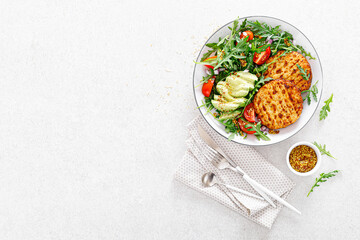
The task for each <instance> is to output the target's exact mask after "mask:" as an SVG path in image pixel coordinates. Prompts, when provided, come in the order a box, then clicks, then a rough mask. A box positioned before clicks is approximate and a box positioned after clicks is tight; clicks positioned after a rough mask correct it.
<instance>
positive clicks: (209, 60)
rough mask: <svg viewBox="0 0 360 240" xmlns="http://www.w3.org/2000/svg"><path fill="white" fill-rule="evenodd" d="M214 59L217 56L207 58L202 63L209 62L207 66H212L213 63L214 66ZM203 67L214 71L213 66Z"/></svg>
mask: <svg viewBox="0 0 360 240" xmlns="http://www.w3.org/2000/svg"><path fill="white" fill-rule="evenodd" d="M216 58H217V56H212V57H208V58H207V59H205V60H204V61H203V62H209V64H214V63H215V65H216V61H215V60H216ZM204 66H205V67H208V68H212V69H214V66H212V65H207V64H205V65H204Z"/></svg>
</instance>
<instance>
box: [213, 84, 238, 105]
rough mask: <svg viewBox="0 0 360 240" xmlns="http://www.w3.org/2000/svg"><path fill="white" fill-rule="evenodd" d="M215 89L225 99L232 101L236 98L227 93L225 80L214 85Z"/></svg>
mask: <svg viewBox="0 0 360 240" xmlns="http://www.w3.org/2000/svg"><path fill="white" fill-rule="evenodd" d="M216 89H217V90H218V92H219V93H220V94H221V96H222V97H224V98H225V99H226V100H227V101H229V102H232V101H235V100H236V98H234V97H233V96H231V95H230V94H229V88H228V87H227V85H226V83H225V82H219V83H218V84H217V85H216Z"/></svg>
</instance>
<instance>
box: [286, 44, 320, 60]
mask: <svg viewBox="0 0 360 240" xmlns="http://www.w3.org/2000/svg"><path fill="white" fill-rule="evenodd" d="M290 44H291V46H293V47H294V48H295V49H297V50H298V51H300V52H301V53H302V54H304V55H305V57H309V59H313V60H315V59H316V58H314V57H313V56H311V53H310V52H306V51H305V49H304V48H303V47H302V46H300V45H296V46H295V45H294V44H292V43H290Z"/></svg>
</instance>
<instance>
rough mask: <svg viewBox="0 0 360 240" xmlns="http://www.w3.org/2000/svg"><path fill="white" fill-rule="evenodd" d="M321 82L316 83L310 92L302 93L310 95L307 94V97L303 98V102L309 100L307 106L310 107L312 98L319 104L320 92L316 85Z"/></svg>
mask: <svg viewBox="0 0 360 240" xmlns="http://www.w3.org/2000/svg"><path fill="white" fill-rule="evenodd" d="M318 82H319V81H316V83H315V84H314V85H313V86H312V87H311V88H310V89H309V90H305V91H302V92H301V93H308V94H306V96H305V97H304V98H303V101H305V100H307V104H308V105H310V103H311V96H312V97H313V98H314V100H315V102H317V100H318V99H317V94H318V92H319V90H318V88H317V86H316V84H317V83H318Z"/></svg>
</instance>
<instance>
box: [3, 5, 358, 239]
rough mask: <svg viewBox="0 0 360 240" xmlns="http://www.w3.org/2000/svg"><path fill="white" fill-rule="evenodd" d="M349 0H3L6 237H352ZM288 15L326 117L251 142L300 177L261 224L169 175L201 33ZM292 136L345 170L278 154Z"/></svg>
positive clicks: (354, 119) (353, 29)
mask: <svg viewBox="0 0 360 240" xmlns="http://www.w3.org/2000/svg"><path fill="white" fill-rule="evenodd" d="M359 8H360V6H359V4H358V3H357V1H348V2H346V3H345V2H341V1H307V2H301V3H300V2H298V1H297V2H290V1H260V0H259V1H256V2H255V1H210V0H208V1H204V2H203V3H200V2H199V3H195V2H194V1H173V2H171V3H170V2H169V1H143V2H135V1H131V3H130V1H129V2H125V1H80V0H79V1H62V0H61V1H60V0H57V1H48V0H44V1H39V0H34V1H16V0H11V1H10V0H9V1H5V0H4V1H1V2H0V239H1V240H5V239H207V240H209V239H257V238H259V239H268V238H269V239H310V238H313V239H324V238H325V237H326V238H327V239H345V238H346V239H356V238H359V235H360V228H359V224H360V219H359V217H358V216H359V213H360V203H359V201H360V192H359V184H360V177H359V176H360V175H359V168H360V159H359V154H360V151H359V147H358V146H359V140H360V137H359V123H358V119H359V116H360V115H359V110H360V109H359V102H360V97H359V84H358V83H359V81H360V80H359V74H358V72H359V60H360V47H359V44H358V42H359V39H360V17H359V14H360V11H359ZM249 15H268V16H274V17H278V18H281V19H283V20H285V21H288V22H289V23H291V24H293V25H295V26H296V27H298V28H299V29H300V30H302V31H303V32H304V33H305V35H307V36H308V37H309V39H310V40H311V41H312V43H313V44H314V46H315V47H316V49H317V51H318V53H319V55H320V58H321V61H322V64H323V71H324V81H325V84H324V94H323V99H321V101H324V100H325V99H326V98H328V97H329V96H330V94H331V93H332V92H333V93H334V103H333V104H332V111H331V113H330V115H329V117H328V118H327V119H326V120H325V121H323V122H319V120H318V112H319V109H318V111H317V113H316V115H315V117H314V118H313V119H312V120H311V121H310V122H309V124H308V125H307V126H306V127H305V128H304V129H303V130H302V131H300V132H299V133H298V134H297V135H295V136H294V137H292V138H290V139H289V140H287V141H285V142H283V143H280V144H277V145H274V146H271V147H259V148H257V149H258V150H259V151H260V152H261V153H262V154H263V155H264V156H266V157H267V158H268V159H269V161H270V162H272V163H273V164H274V165H276V166H277V167H278V168H279V169H280V170H282V171H283V172H284V173H285V174H286V175H288V176H289V177H290V178H291V179H293V180H294V181H295V182H296V183H297V186H296V188H295V189H294V192H293V193H292V194H291V195H290V198H289V201H290V202H291V203H292V204H293V205H294V206H296V207H298V208H299V209H300V210H301V211H302V212H303V215H302V216H298V215H295V214H294V213H292V212H290V211H289V210H288V209H284V210H282V211H281V212H280V215H279V217H278V219H277V220H276V222H275V224H274V226H273V229H272V230H267V229H265V228H262V227H260V226H258V225H256V224H255V223H252V222H250V221H248V220H246V219H244V218H243V217H241V216H239V215H237V214H235V213H234V212H232V211H230V210H228V209H227V208H225V207H223V206H222V205H219V204H218V203H217V202H215V201H212V200H210V199H207V198H206V197H205V196H203V195H201V194H199V193H197V192H195V191H193V190H191V189H189V188H187V187H185V186H183V185H181V184H180V183H177V182H174V181H173V173H174V171H175V169H176V167H177V165H178V164H179V162H180V160H181V157H182V155H183V153H184V151H185V143H184V141H185V139H186V136H187V134H186V131H185V125H186V124H187V123H188V122H189V121H190V120H192V119H193V118H194V117H195V116H197V114H198V111H197V110H196V109H195V102H194V100H193V95H192V86H191V81H192V70H193V60H194V59H195V57H196V55H197V53H198V51H199V49H200V47H201V45H202V43H203V42H204V41H205V40H206V38H207V37H208V36H210V35H211V34H212V33H213V32H214V31H215V30H216V29H217V28H218V27H219V26H222V25H223V24H225V23H227V22H229V21H231V20H233V19H234V18H236V17H237V16H240V17H242V16H249ZM299 140H308V141H313V140H316V141H318V142H320V143H326V144H327V147H328V149H329V150H330V151H331V152H332V154H333V155H335V156H336V157H338V158H339V160H337V161H335V160H332V159H326V158H325V159H324V162H323V165H322V167H321V171H330V170H334V169H341V170H343V172H342V174H340V175H339V176H337V177H335V178H333V179H331V180H329V181H328V182H327V183H324V184H323V186H321V187H320V188H318V189H316V190H315V192H314V193H313V194H311V195H310V197H309V198H307V197H306V194H307V192H308V190H309V188H310V187H311V185H312V183H313V181H314V177H306V178H300V177H296V176H294V175H293V174H292V173H291V172H290V171H289V170H288V169H287V167H286V165H285V162H284V156H285V154H286V151H287V149H288V147H290V146H291V145H292V144H293V143H295V142H297V141H299Z"/></svg>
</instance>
